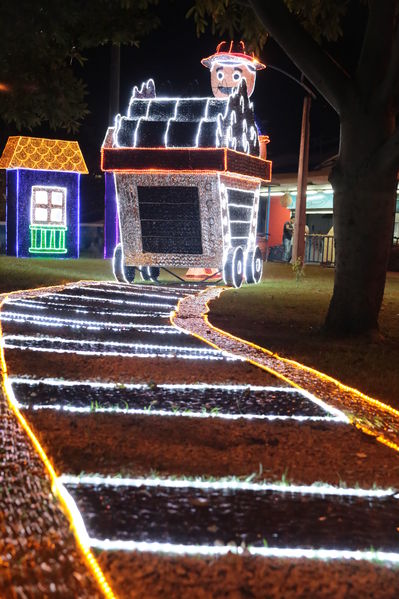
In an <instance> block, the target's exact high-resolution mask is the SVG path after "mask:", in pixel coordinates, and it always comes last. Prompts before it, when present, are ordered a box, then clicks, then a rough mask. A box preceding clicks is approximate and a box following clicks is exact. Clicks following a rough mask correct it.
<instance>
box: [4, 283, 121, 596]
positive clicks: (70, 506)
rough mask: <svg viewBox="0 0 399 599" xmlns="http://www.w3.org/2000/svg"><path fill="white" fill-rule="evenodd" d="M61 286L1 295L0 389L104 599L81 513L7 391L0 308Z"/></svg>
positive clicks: (106, 591)
mask: <svg viewBox="0 0 399 599" xmlns="http://www.w3.org/2000/svg"><path fill="white" fill-rule="evenodd" d="M81 282H83V281H81ZM76 284H79V282H77V283H76ZM64 287H66V285H55V286H51V287H41V288H39V289H27V290H24V291H12V292H10V293H7V294H4V295H3V296H2V301H1V303H0V360H1V374H2V387H3V391H4V394H5V396H6V398H7V401H8V403H9V406H10V408H11V409H12V411H13V413H14V414H15V416H16V417H17V419H18V421H19V422H20V424H21V426H22V428H23V429H24V430H25V432H26V434H27V435H28V437H29V438H30V440H31V441H32V444H33V446H34V448H35V449H36V451H37V453H38V455H39V456H40V458H41V460H42V462H43V464H44V466H45V469H46V470H47V472H48V474H49V476H50V480H51V488H52V491H53V493H54V495H55V496H57V497H58V499H59V500H60V503H61V504H62V506H63V511H64V514H65V515H66V516H67V518H68V520H69V522H70V524H71V528H72V530H73V533H74V536H75V539H76V541H77V544H78V547H79V548H80V550H81V552H82V554H83V557H84V558H85V560H86V563H87V565H88V567H89V569H90V570H91V572H92V574H93V576H94V578H95V580H96V582H97V583H98V585H99V587H100V589H101V591H102V592H103V593H104V596H105V597H107V599H117V597H116V595H115V594H114V592H113V591H112V589H111V587H110V585H109V583H108V581H107V579H106V578H105V575H104V573H103V571H102V570H101V568H100V566H99V564H98V562H97V560H96V558H95V557H94V555H93V553H92V551H91V549H90V546H89V544H88V543H87V542H85V541H84V538H83V536H84V535H82V532H81V530H79V529H80V528H81V525H80V524H79V522H78V514H79V516H80V513H79V511H78V510H77V508H76V505H75V503H74V502H73V501H71V497H70V495H69V493H68V491H67V490H66V489H65V487H64V485H63V484H62V483H61V482H60V481H59V479H58V476H57V474H56V472H55V469H54V467H53V465H52V463H51V462H50V460H49V458H48V457H47V455H46V453H45V451H44V449H43V448H42V446H41V444H40V442H39V440H38V439H37V437H36V435H35V434H34V432H33V431H32V429H31V427H30V426H29V424H28V422H27V421H26V419H25V418H24V416H23V415H22V414H21V412H20V411H19V409H18V406H17V405H16V403H15V401H14V399H13V397H12V394H11V393H10V390H11V383H10V381H9V378H8V371H7V364H6V360H5V355H4V337H3V328H2V325H1V310H2V308H3V304H4V303H5V302H6V301H7V300H8V298H9V297H10V296H12V295H18V294H19V295H20V294H24V293H29V292H33V291H34V292H36V293H37V292H38V291H40V292H46V291H48V290H51V291H54V290H55V289H62V288H64ZM76 511H77V512H78V514H76V513H74V512H76ZM82 522H83V521H82Z"/></svg>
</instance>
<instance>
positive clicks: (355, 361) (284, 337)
mask: <svg viewBox="0 0 399 599" xmlns="http://www.w3.org/2000/svg"><path fill="white" fill-rule="evenodd" d="M333 278H334V271H333V269H329V268H323V267H320V266H306V268H305V277H304V278H303V279H302V280H300V281H299V282H297V281H296V279H295V276H294V274H293V272H292V268H291V267H290V266H289V265H287V264H278V263H267V264H265V270H264V276H263V280H262V282H261V283H260V284H259V285H253V286H247V285H245V286H244V287H242V288H241V289H239V290H236V289H232V290H229V291H227V292H225V293H223V294H222V296H221V297H220V298H219V299H218V300H216V301H214V302H213V303H212V304H211V315H210V320H211V322H212V323H213V324H215V325H216V326H218V327H220V328H222V329H225V330H228V331H230V332H232V333H234V334H235V335H238V336H239V337H242V338H244V339H247V340H250V341H253V342H255V343H257V344H258V345H261V346H262V347H266V348H268V349H271V350H272V351H275V352H277V353H278V354H280V355H282V356H285V357H289V358H293V359H295V360H298V361H300V362H302V363H303V364H306V365H308V366H312V367H314V368H316V369H318V370H321V371H322V372H325V373H327V374H329V375H331V376H334V377H336V378H338V379H339V380H341V381H342V382H344V383H346V384H348V385H350V386H352V387H356V388H358V389H360V390H361V391H363V392H365V393H367V394H370V395H372V396H373V397H375V398H378V399H381V400H383V401H385V402H386V403H390V404H391V405H392V406H394V407H396V408H399V368H398V365H399V273H388V276H387V285H386V289H385V296H384V302H383V306H382V309H381V313H380V330H381V333H382V339H381V340H380V341H377V342H376V341H374V342H370V341H369V340H368V339H355V338H354V339H345V340H344V339H331V338H328V337H326V335H325V334H324V333H323V332H322V325H323V320H324V317H325V314H326V311H327V308H328V304H329V300H330V297H331V293H332V288H333Z"/></svg>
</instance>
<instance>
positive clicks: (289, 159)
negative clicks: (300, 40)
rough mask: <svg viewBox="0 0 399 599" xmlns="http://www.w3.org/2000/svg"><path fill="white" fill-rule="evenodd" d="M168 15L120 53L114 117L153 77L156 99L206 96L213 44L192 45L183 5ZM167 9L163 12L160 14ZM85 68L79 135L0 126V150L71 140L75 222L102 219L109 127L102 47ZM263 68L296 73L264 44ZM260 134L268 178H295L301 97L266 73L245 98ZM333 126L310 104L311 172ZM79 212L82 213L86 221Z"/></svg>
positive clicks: (332, 146)
mask: <svg viewBox="0 0 399 599" xmlns="http://www.w3.org/2000/svg"><path fill="white" fill-rule="evenodd" d="M169 5H170V11H169V13H168V11H167V10H165V7H164V8H163V13H162V15H161V18H162V25H161V27H160V28H159V29H158V30H157V31H155V32H154V33H152V34H151V35H150V36H149V37H148V38H146V39H144V40H143V41H142V43H141V45H140V47H139V48H135V47H123V48H122V49H121V90H120V112H121V113H122V114H123V113H125V112H126V109H127V106H128V103H129V98H130V94H131V90H132V88H133V86H134V85H140V84H141V82H142V81H145V80H147V79H148V78H149V77H152V78H153V79H154V80H155V84H156V89H157V95H174V96H178V95H187V96H190V95H194V96H207V95H212V92H211V87H210V77H209V71H208V69H206V68H205V67H203V66H202V65H201V62H200V61H201V59H202V58H204V57H205V56H209V55H210V54H213V53H214V51H215V49H216V46H217V44H218V43H219V42H220V41H221V39H220V38H219V37H215V36H213V35H212V34H211V32H210V30H209V32H207V33H206V34H204V35H202V36H201V37H200V38H197V37H196V33H195V25H194V21H193V20H192V19H186V18H185V9H184V7H185V6H186V7H187V8H188V7H189V6H190V5H191V2H190V1H187V2H178V3H172V2H170V3H169ZM166 8H167V7H166ZM85 55H86V56H87V58H88V60H87V62H86V64H85V67H84V68H83V69H80V71H79V75H80V76H81V78H82V79H84V81H85V82H86V83H87V85H88V92H89V93H88V96H87V103H88V107H89V110H90V114H89V116H88V117H87V118H86V120H85V121H84V123H83V124H82V126H81V129H80V131H79V133H78V134H75V135H73V134H72V135H69V134H66V133H65V132H63V131H56V132H54V131H50V130H48V129H47V128H46V127H41V128H38V129H35V130H34V131H32V132H30V131H21V132H17V131H16V130H15V129H14V128H13V127H8V126H3V127H2V128H1V131H0V144H1V149H3V147H4V145H5V143H6V140H7V137H8V136H9V135H15V134H25V135H34V136H38V137H39V136H44V137H58V138H60V139H77V140H78V141H79V143H80V146H81V148H82V151H83V155H84V157H85V159H86V162H87V164H88V167H89V171H90V175H89V176H87V177H83V178H82V184H83V193H84V194H85V190H86V192H87V196H89V201H88V202H87V204H86V208H84V207H83V214H82V220H83V221H84V220H97V219H101V218H102V210H103V180H102V178H101V177H99V176H98V175H100V173H101V171H100V146H101V143H102V140H103V138H104V135H105V132H106V129H107V125H108V86H109V83H108V76H109V59H110V49H109V47H108V46H104V47H100V48H97V49H93V50H90V51H88V52H86V53H85ZM258 58H259V59H260V60H261V61H262V62H264V63H266V64H268V63H270V64H271V65H274V66H276V67H278V68H280V69H283V70H285V71H287V72H289V73H290V74H291V75H293V76H294V77H296V78H298V79H299V77H300V73H299V72H298V70H297V69H296V67H295V66H294V65H293V64H292V62H291V61H290V60H289V59H288V58H287V57H286V55H285V54H284V52H283V51H282V50H281V49H280V48H279V46H278V45H277V44H276V43H275V42H274V41H273V40H269V41H268V43H267V44H266V46H265V48H264V49H263V52H262V54H261V55H260V56H259V57H258ZM251 99H252V100H253V102H254V106H255V116H256V121H257V124H258V127H259V129H260V130H261V132H262V133H263V134H267V135H269V136H270V139H271V143H270V144H269V146H268V152H269V158H271V159H272V160H273V163H274V164H273V165H274V170H275V172H278V171H280V172H284V171H295V170H296V168H297V161H298V150H299V137H300V126H301V115H302V100H303V92H302V89H301V88H300V87H299V86H298V85H297V84H295V83H294V82H292V81H290V80H289V79H288V78H286V77H285V76H284V75H282V74H280V73H278V72H276V71H273V70H272V69H270V68H267V69H266V70H263V71H260V72H258V76H257V82H256V87H255V91H254V93H253V96H252V98H251ZM338 135H339V127H338V119H337V116H336V114H335V113H334V111H333V110H332V109H331V108H330V107H329V106H328V104H327V103H326V102H325V101H324V99H323V98H321V97H320V96H319V95H318V96H317V100H316V101H314V102H313V103H312V109H311V138H310V139H311V141H310V166H311V167H314V166H317V164H320V163H321V162H322V161H323V160H326V159H327V158H329V157H330V156H333V155H334V154H336V152H337V148H338ZM85 211H86V213H85Z"/></svg>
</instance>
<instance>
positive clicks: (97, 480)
mask: <svg viewBox="0 0 399 599" xmlns="http://www.w3.org/2000/svg"><path fill="white" fill-rule="evenodd" d="M60 480H61V482H62V483H63V484H64V485H107V486H112V487H135V488H138V487H143V486H144V487H161V488H166V489H202V490H206V491H208V490H209V491H227V490H230V491H251V492H256V493H259V492H260V491H272V492H275V493H283V494H287V493H292V494H296V493H297V494H300V495H322V496H325V495H333V496H337V497H369V498H376V499H381V498H382V497H391V496H393V497H395V498H397V496H396V495H395V490H394V489H359V488H349V487H334V486H333V485H328V484H325V485H324V484H321V485H288V484H287V485H286V484H284V483H267V482H261V483H253V482H245V481H238V480H225V479H224V480H223V479H221V480H218V481H212V480H198V479H194V480H190V479H175V478H128V477H127V478H119V477H116V476H99V475H98V474H94V475H83V476H74V475H71V474H62V475H61V477H60ZM398 497H399V495H398Z"/></svg>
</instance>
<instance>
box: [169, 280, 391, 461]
mask: <svg viewBox="0 0 399 599" xmlns="http://www.w3.org/2000/svg"><path fill="white" fill-rule="evenodd" d="M229 289H230V288H228V287H224V288H221V292H220V294H221V293H223V292H224V291H228V290H229ZM206 291H207V290H204V291H201V292H200V293H199V294H198V295H203V294H204V293H206ZM213 299H215V298H212V299H209V300H207V301H206V302H205V310H204V311H203V312H202V313H201V314H200V317H201V318H202V320H203V321H204V323H205V324H206V326H207V327H208V328H210V329H211V330H214V331H215V332H216V333H219V334H220V335H222V337H227V338H230V339H233V340H234V341H238V342H240V343H243V344H244V345H248V346H249V347H252V348H253V349H256V350H258V351H260V352H261V353H264V354H267V355H269V356H271V357H273V358H275V359H276V360H280V361H281V362H285V363H287V364H289V365H291V366H293V367H294V368H296V369H297V370H299V371H301V370H302V371H305V372H309V373H311V374H313V375H315V376H317V377H318V378H320V379H321V380H324V381H327V382H329V383H333V384H334V385H336V386H337V387H338V388H339V389H341V390H342V391H345V392H347V393H350V394H351V395H353V396H355V397H357V398H359V399H362V400H363V401H365V402H367V403H369V404H371V405H373V406H374V407H376V408H378V409H379V410H381V411H384V412H387V413H389V414H391V415H392V416H395V417H396V418H398V419H399V410H396V409H395V408H392V407H391V406H389V405H387V404H385V403H383V402H382V401H380V400H379V399H374V398H373V397H370V396H369V395H366V394H365V393H362V392H361V391H359V390H358V389H355V388H353V387H349V386H348V385H345V384H344V383H341V382H340V381H339V380H337V379H334V378H333V377H331V376H329V375H328V374H325V373H324V372H321V371H319V370H316V369H315V368H311V367H310V366H305V365H304V364H301V363H300V362H297V361H295V360H291V359H289V358H283V357H282V356H279V355H278V354H276V353H274V352H272V351H271V350H269V349H266V348H264V347H261V346H260V345H257V344H256V343H253V342H252V341H247V340H246V339H241V337H237V336H236V335H233V334H232V333H228V332H227V331H223V330H222V329H219V328H218V327H216V326H214V325H213V324H212V323H211V322H209V318H208V312H210V308H209V302H210V301H212V300H213ZM183 300H184V298H183V299H181V300H179V301H178V303H177V308H176V310H175V311H173V312H172V313H171V315H170V322H171V324H172V325H173V326H175V327H176V328H177V329H179V330H182V331H184V330H185V329H184V328H183V327H181V326H179V325H177V324H176V322H175V318H176V316H178V314H179V309H180V304H181V302H182V301H183ZM190 334H192V335H194V337H197V338H198V339H200V340H201V341H204V342H205V343H207V344H208V345H211V346H212V347H214V348H216V349H219V350H221V348H220V347H219V346H218V345H217V344H216V343H213V342H212V341H210V340H209V339H206V338H205V337H202V336H201V335H200V334H199V333H193V332H192V331H190ZM221 351H228V350H221ZM230 353H231V354H233V352H231V351H230ZM245 360H246V361H247V362H249V363H250V364H253V365H254V366H257V367H258V368H261V369H262V370H265V371H266V372H269V373H270V374H272V375H273V376H275V377H277V378H278V379H280V380H282V381H284V382H285V383H288V384H289V385H291V386H293V387H296V388H297V389H300V390H301V391H307V389H306V388H305V387H303V386H301V385H299V384H298V383H296V382H295V381H292V380H291V379H290V378H288V377H287V376H285V375H284V374H281V373H279V372H277V371H276V370H274V369H273V368H270V367H269V366H265V365H264V364H261V363H260V362H258V361H257V360H254V359H253V358H245ZM323 401H326V400H325V399H324V400H323ZM326 403H328V402H327V401H326ZM347 416H348V418H349V419H350V420H351V422H352V423H353V424H354V425H355V426H356V427H357V428H359V429H361V430H362V431H363V432H365V433H366V434H368V435H372V436H373V437H375V438H376V439H377V441H379V442H380V443H382V444H384V445H386V446H388V447H390V448H391V449H393V450H394V451H397V452H399V445H398V444H397V443H394V442H392V441H389V440H388V439H386V438H385V437H384V436H383V434H382V433H376V432H375V431H373V430H372V429H370V428H368V427H367V426H365V425H364V424H362V423H360V422H357V420H356V417H354V416H350V415H348V414H347Z"/></svg>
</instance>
